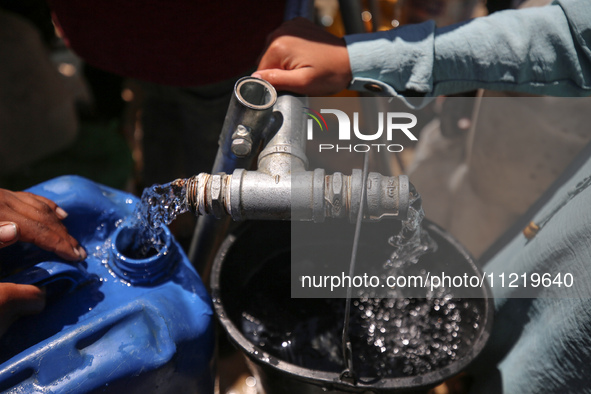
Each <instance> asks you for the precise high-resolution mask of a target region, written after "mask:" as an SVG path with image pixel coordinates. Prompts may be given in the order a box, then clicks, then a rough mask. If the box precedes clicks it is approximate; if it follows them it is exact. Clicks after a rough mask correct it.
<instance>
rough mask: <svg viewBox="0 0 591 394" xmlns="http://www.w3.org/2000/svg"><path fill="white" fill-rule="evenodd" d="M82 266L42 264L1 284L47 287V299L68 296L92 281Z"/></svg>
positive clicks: (0, 281)
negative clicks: (67, 294)
mask: <svg viewBox="0 0 591 394" xmlns="http://www.w3.org/2000/svg"><path fill="white" fill-rule="evenodd" d="M92 277H93V275H90V274H89V273H88V272H87V271H86V269H85V268H84V267H83V266H82V265H81V264H79V263H78V264H76V263H64V262H59V261H51V262H42V263H38V264H37V265H34V266H32V267H29V268H27V269H25V270H23V271H20V272H18V273H16V274H14V275H11V276H9V277H6V278H3V279H2V280H0V283H17V284H21V285H35V286H38V287H45V289H46V291H47V297H48V298H51V297H55V296H58V295H61V294H66V293H69V292H71V291H73V290H74V289H76V288H77V287H78V286H80V285H82V284H83V283H86V282H88V281H89V280H92Z"/></svg>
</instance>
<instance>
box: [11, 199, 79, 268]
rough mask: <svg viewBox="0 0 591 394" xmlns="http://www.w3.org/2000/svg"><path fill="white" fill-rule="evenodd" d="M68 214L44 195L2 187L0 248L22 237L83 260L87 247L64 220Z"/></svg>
mask: <svg viewBox="0 0 591 394" xmlns="http://www.w3.org/2000/svg"><path fill="white" fill-rule="evenodd" d="M67 216H68V214H67V213H66V212H65V211H64V210H63V209H61V208H60V207H58V206H57V204H56V203H54V202H53V201H51V200H49V199H47V198H45V197H41V196H38V195H35V194H32V193H27V192H12V191H9V190H5V189H0V248H3V247H5V246H8V245H11V244H13V243H15V242H16V241H19V240H20V241H24V242H31V243H34V244H35V245H37V246H39V247H40V248H42V249H45V250H48V251H50V252H54V253H56V254H57V255H58V256H60V257H62V258H63V259H66V260H72V261H77V260H83V259H85V258H86V251H85V250H84V249H83V248H82V246H80V244H79V243H78V241H76V240H75V239H74V238H73V237H72V236H71V235H70V234H68V230H67V229H66V226H64V224H63V223H62V219H65V218H66V217H67Z"/></svg>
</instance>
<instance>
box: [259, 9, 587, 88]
mask: <svg viewBox="0 0 591 394" xmlns="http://www.w3.org/2000/svg"><path fill="white" fill-rule="evenodd" d="M301 29H302V28H301V27H300V30H301ZM306 29H311V27H310V26H309V25H307V27H306ZM290 30H291V31H289V30H288V31H287V32H285V31H284V32H279V33H277V34H275V36H274V37H273V38H274V40H273V42H272V44H271V45H270V46H269V48H268V50H267V52H266V53H265V54H264V55H263V57H262V60H261V63H260V65H259V71H257V72H256V73H255V75H258V76H261V77H262V78H265V79H268V80H269V81H270V82H271V83H273V84H276V85H277V88H278V89H279V90H291V91H294V92H296V93H303V94H311V95H322V94H330V93H334V92H335V91H337V90H339V89H341V88H344V87H346V85H347V84H346V83H343V82H342V81H343V80H344V79H346V78H347V77H348V76H349V77H351V78H350V79H349V81H350V82H351V83H350V88H353V89H358V90H370V91H373V92H382V93H384V94H388V95H403V96H417V95H418V96H425V97H432V96H437V95H442V94H452V93H458V92H461V91H469V90H473V89H476V88H488V89H494V90H515V91H521V92H526V93H538V94H547V95H558V96H587V95H589V94H591V50H590V46H591V2H590V1H589V0H561V1H560V2H558V3H556V4H553V5H550V6H547V7H540V8H529V9H525V10H519V11H504V12H499V13H495V14H493V15H491V16H488V17H482V18H477V19H473V20H471V21H468V22H465V23H461V24H457V25H453V26H449V27H446V28H441V29H436V28H435V25H434V23H433V22H425V23H422V24H418V25H409V26H404V27H401V28H398V29H394V30H389V31H385V32H377V33H368V34H359V35H352V36H346V37H345V42H346V47H345V46H344V42H339V41H335V40H334V36H333V39H332V41H330V42H328V40H322V39H321V38H320V33H317V34H316V36H315V37H314V39H312V40H310V39H307V40H306V39H305V38H301V37H302V35H301V34H300V35H298V32H297V29H295V28H293V27H292V28H291V29H290ZM343 50H347V51H348V58H347V59H346V60H343V57H342V54H343ZM303 70H304V71H305V74H303ZM298 73H299V74H300V75H298ZM302 74H303V75H304V78H302ZM332 81H337V83H333V82H332Z"/></svg>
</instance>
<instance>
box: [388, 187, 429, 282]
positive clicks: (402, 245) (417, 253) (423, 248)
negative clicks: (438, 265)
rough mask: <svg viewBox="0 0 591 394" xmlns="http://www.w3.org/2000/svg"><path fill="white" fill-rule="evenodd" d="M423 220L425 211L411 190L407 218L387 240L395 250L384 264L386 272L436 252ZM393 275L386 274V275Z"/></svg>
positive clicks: (415, 193) (416, 194) (418, 197)
mask: <svg viewBox="0 0 591 394" xmlns="http://www.w3.org/2000/svg"><path fill="white" fill-rule="evenodd" d="M424 218H425V211H423V207H422V204H421V195H420V194H419V193H417V191H416V190H415V189H414V188H411V194H410V204H409V207H408V218H407V219H406V220H403V221H402V228H401V229H400V232H399V233H398V234H396V235H393V236H392V237H390V239H389V240H388V243H389V244H390V245H392V246H393V247H394V248H395V249H394V252H392V255H391V256H390V258H389V259H388V260H387V261H386V263H385V264H384V268H385V269H386V270H387V271H390V270H391V269H394V270H395V269H396V268H400V267H402V266H403V265H406V264H415V263H417V262H418V261H419V258H420V257H421V256H422V255H424V254H425V253H427V252H435V251H436V250H437V244H436V243H435V241H433V239H432V238H431V236H430V235H429V233H427V231H425V229H423V226H422V223H423V219H424ZM394 273H395V272H388V274H394Z"/></svg>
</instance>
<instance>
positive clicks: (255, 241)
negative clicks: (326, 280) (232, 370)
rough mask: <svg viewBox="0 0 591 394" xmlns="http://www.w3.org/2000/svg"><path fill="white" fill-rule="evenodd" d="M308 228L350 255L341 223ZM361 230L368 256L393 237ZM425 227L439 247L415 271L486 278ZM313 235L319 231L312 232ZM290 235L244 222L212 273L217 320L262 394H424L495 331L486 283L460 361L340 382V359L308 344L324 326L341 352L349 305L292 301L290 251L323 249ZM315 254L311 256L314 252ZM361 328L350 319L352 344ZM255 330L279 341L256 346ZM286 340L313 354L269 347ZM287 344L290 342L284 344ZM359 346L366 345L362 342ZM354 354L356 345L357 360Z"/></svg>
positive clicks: (279, 227)
mask: <svg viewBox="0 0 591 394" xmlns="http://www.w3.org/2000/svg"><path fill="white" fill-rule="evenodd" d="M306 225H310V226H325V227H326V232H327V233H330V235H331V239H332V240H334V244H332V245H329V246H328V247H329V248H334V249H335V250H336V249H342V250H344V251H348V254H350V249H351V246H350V245H351V242H352V235H353V228H354V226H352V225H348V224H347V223H343V222H330V223H324V224H314V223H309V224H304V226H306ZM363 226H364V227H363V231H362V236H361V239H360V253H363V250H364V247H367V246H369V245H372V244H374V243H376V242H382V241H381V238H383V237H384V236H387V235H388V234H391V231H392V222H391V221H390V222H388V221H382V222H379V223H368V224H367V225H366V224H364V225H363ZM423 226H424V227H425V228H426V229H427V230H428V232H429V233H430V235H431V236H432V238H433V239H434V240H435V241H436V242H437V244H438V249H437V251H436V252H434V253H430V254H427V255H425V256H423V257H421V259H420V260H419V262H418V263H417V264H415V266H416V267H418V268H417V269H419V268H420V267H429V266H441V265H444V266H445V267H446V270H447V271H446V272H447V273H448V274H450V275H453V274H458V275H460V274H462V273H467V274H468V275H476V276H479V277H482V273H481V272H480V269H479V268H478V267H477V265H476V264H475V262H474V261H473V259H472V258H471V257H470V255H469V254H468V253H467V252H466V251H465V249H464V248H463V247H462V246H461V245H460V244H459V243H458V242H457V241H455V240H454V239H453V238H452V237H451V236H450V235H449V234H448V233H447V232H445V231H444V230H442V229H441V228H439V227H438V226H436V225H434V224H432V223H430V222H429V221H428V220H425V221H424V222H423ZM316 228H317V227H315V229H316ZM300 233H301V234H305V233H306V231H303V232H298V234H300ZM310 234H317V232H316V231H310ZM290 235H291V227H290V223H289V222H250V223H245V224H243V225H242V226H240V227H239V228H238V229H237V230H235V231H234V232H233V233H232V234H230V235H229V236H228V237H227V238H226V240H225V242H224V243H223V245H222V247H221V249H220V251H219V252H218V255H217V257H216V259H215V262H214V266H213V270H212V277H211V289H212V296H213V301H214V307H215V310H216V313H217V316H218V319H219V321H220V323H221V326H222V327H223V329H224V330H225V331H226V332H227V334H228V336H229V338H230V340H231V341H232V342H233V343H235V344H236V345H237V346H238V348H239V349H240V350H241V351H242V352H243V353H244V354H245V355H246V356H247V362H248V364H249V367H250V369H251V371H252V373H253V375H254V376H255V377H256V378H257V388H258V391H259V393H269V394H279V393H325V392H359V393H392V392H396V393H399V392H424V391H426V390H428V389H429V388H432V387H434V386H436V385H437V384H439V383H441V382H443V381H444V380H446V379H448V378H451V377H453V376H455V375H456V374H458V373H459V372H461V371H462V370H464V369H465V368H466V367H467V366H468V364H470V363H471V362H472V361H473V360H474V359H475V357H476V356H477V355H478V354H479V353H480V351H481V350H482V348H483V347H484V345H485V344H486V341H487V340H488V338H489V334H490V330H491V327H492V317H493V302H492V297H491V293H490V290H489V288H488V287H487V285H486V284H484V285H483V286H482V287H481V288H479V289H478V290H477V291H478V292H479V294H478V295H477V296H476V297H474V298H470V299H467V300H466V299H465V300H464V301H466V304H465V305H468V303H467V302H469V308H471V310H473V311H475V313H476V312H477V320H478V321H477V324H473V323H474V322H473V321H470V320H469V319H467V320H466V321H465V322H463V323H461V324H464V326H463V327H462V328H461V329H459V328H458V333H459V334H460V336H462V335H464V337H460V338H458V340H457V341H456V342H454V343H455V346H456V348H457V349H455V350H454V356H455V357H454V359H453V360H452V361H450V362H449V363H447V364H444V365H442V366H441V367H439V366H435V367H433V368H431V369H430V370H428V371H422V372H420V373H416V374H411V375H410V376H406V375H405V374H404V373H402V372H401V371H402V369H401V368H402V367H401V368H399V369H395V368H393V369H392V370H393V371H394V372H392V374H391V375H390V376H383V375H382V376H377V375H376V376H366V375H360V377H359V379H357V380H356V381H355V382H351V381H345V380H342V379H341V377H340V371H342V370H343V369H344V365H341V364H340V361H339V360H337V361H335V360H334V358H335V357H336V356H335V357H332V356H328V357H326V359H323V358H322V357H324V356H322V357H320V358H319V357H318V353H317V352H315V350H314V349H312V348H314V346H313V345H312V346H310V345H309V344H310V343H312V344H313V343H315V342H314V341H316V340H317V339H316V338H308V336H309V335H308V334H310V331H309V330H310V327H313V329H315V330H321V329H322V330H323V329H324V328H321V327H326V326H327V325H329V326H331V328H330V329H331V330H332V331H335V338H333V341H332V342H333V345H334V347H335V348H336V347H337V346H338V345H340V342H339V341H340V337H339V335H340V330H342V321H343V316H344V308H341V307H340V305H344V300H343V299H317V300H316V299H295V298H293V299H292V298H291V297H290V294H291V293H290V283H291V282H290V275H291V272H292V271H291V269H290V256H291V255H290V250H291V248H292V247H306V248H314V247H316V246H315V245H317V244H318V243H317V240H316V239H313V237H315V236H314V235H311V236H310V239H305V237H304V239H299V240H298V245H297V246H294V245H293V244H292V242H293V240H292V239H291V236H290ZM299 238H301V237H299ZM300 242H301V243H300ZM380 244H382V243H380ZM307 245H309V246H307ZM323 247H325V248H326V247H327V246H323ZM346 254H347V253H345V255H346ZM311 255H314V253H313V249H312V251H311ZM414 300H415V299H411V300H410V301H407V302H414ZM453 300H454V299H452V301H453ZM464 301H462V302H464ZM417 305H419V304H417ZM335 306H336V307H335ZM418 308H419V306H417V309H418ZM249 319H250V320H249ZM301 320H304V321H305V323H304V324H303V325H304V326H305V329H304V330H301V326H302V324H300V323H299V321H301ZM359 321H360V320H359V319H355V316H354V315H352V318H351V325H350V335H351V339H352V342H354V341H355V340H356V336H357V334H358V330H356V329H355V324H357V323H358V322H359ZM251 323H253V324H258V325H260V326H261V327H265V326H266V327H273V329H272V331H273V333H274V334H272V335H271V336H273V335H275V336H276V338H271V339H269V335H267V336H266V339H265V341H266V342H265V341H261V342H259V341H258V340H257V337H256V332H255V336H254V337H253V334H252V330H251V329H250V328H249V325H250V324H251ZM294 324H295V325H298V327H300V331H298V332H299V333H300V334H301V337H302V338H298V335H300V334H297V333H296V334H295V337H294V332H293V330H294ZM333 324H334V327H332V325H333ZM339 324H340V326H339ZM295 330H296V331H297V330H298V328H296V329H295ZM306 330H308V331H306ZM427 330H428V328H427ZM283 335H284V336H285V338H288V337H289V338H291V339H294V338H295V339H294V340H295V341H298V342H299V343H307V344H306V345H304V346H303V347H300V348H299V350H298V351H299V352H301V353H307V354H308V355H302V356H301V357H300V355H295V357H294V354H289V355H287V354H284V353H283V352H282V349H281V345H280V346H279V347H278V348H269V346H268V342H269V341H277V340H278V341H281V340H282V336H283ZM425 335H428V334H425ZM306 341H308V342H306ZM337 342H339V343H338V344H337ZM279 343H281V342H279ZM286 343H287V339H286V342H284V343H283V345H285V344H286ZM289 345H291V342H289ZM361 346H364V345H363V343H362V344H361ZM368 346H369V345H368ZM355 349H356V347H355V346H354V353H355ZM288 350H289V349H288ZM310 352H312V353H314V356H313V357H309V353H310ZM335 352H336V353H337V355H340V350H336V349H335ZM409 357H410V356H409ZM294 360H297V361H294ZM396 360H398V359H397V358H396ZM397 362H398V361H397ZM405 362H406V361H405ZM401 363H402V361H401ZM355 364H356V365H357V367H358V368H360V369H363V367H365V365H364V363H362V362H359V360H357V361H356V362H355V363H354V366H355ZM402 365H403V364H401V366H402ZM366 369H367V368H366Z"/></svg>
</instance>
